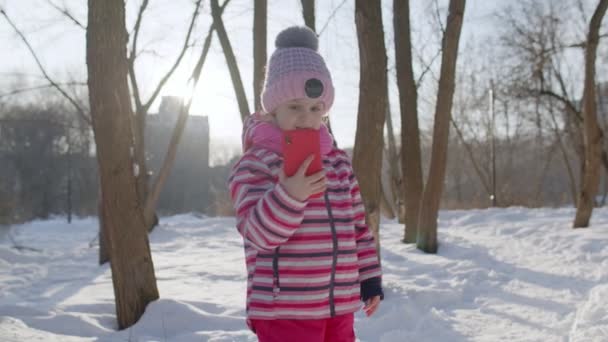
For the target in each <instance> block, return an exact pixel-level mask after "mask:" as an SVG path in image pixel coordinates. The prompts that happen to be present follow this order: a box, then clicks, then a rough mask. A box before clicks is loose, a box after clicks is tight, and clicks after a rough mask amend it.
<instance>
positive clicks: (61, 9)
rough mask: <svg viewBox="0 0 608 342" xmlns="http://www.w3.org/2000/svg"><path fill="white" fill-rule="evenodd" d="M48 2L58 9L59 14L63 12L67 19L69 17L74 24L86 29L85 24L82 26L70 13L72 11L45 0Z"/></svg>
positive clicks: (50, 0)
mask: <svg viewBox="0 0 608 342" xmlns="http://www.w3.org/2000/svg"><path fill="white" fill-rule="evenodd" d="M47 2H48V4H49V5H50V6H51V7H53V8H54V9H56V10H57V11H59V12H60V13H61V14H63V15H64V16H66V17H67V18H68V19H70V20H71V21H72V22H73V23H74V24H76V26H78V27H80V28H81V29H83V30H85V31H86V29H87V28H86V26H84V25H83V24H82V23H81V22H80V21H79V20H78V19H76V17H74V16H73V15H72V13H70V11H68V9H67V7H63V8H61V7H59V6H57V5H55V4H54V3H53V1H52V0H47Z"/></svg>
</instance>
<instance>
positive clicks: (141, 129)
mask: <svg viewBox="0 0 608 342" xmlns="http://www.w3.org/2000/svg"><path fill="white" fill-rule="evenodd" d="M201 2H202V0H197V1H196V2H195V3H194V10H193V12H192V17H191V19H190V22H189V25H188V29H187V32H186V37H185V39H184V43H183V45H182V47H181V49H180V51H179V54H178V55H177V57H176V59H175V61H174V62H173V64H172V65H171V67H170V68H169V70H168V71H167V72H166V73H165V74H164V75H163V77H162V78H161V79H160V81H159V82H158V84H157V85H156V87H155V88H154V90H153V91H152V94H151V95H150V97H149V98H148V100H144V99H143V98H142V95H141V93H140V90H139V83H138V81H137V76H136V71H135V61H136V59H137V56H138V53H139V50H138V47H137V43H138V40H139V35H140V33H141V27H142V26H141V25H142V21H143V18H144V13H145V11H146V8H147V7H148V3H149V1H148V0H143V1H142V3H141V5H140V7H139V11H138V14H137V19H136V21H135V26H134V28H133V39H132V40H131V50H130V52H129V57H128V63H129V80H130V82H131V89H132V91H133V100H134V101H133V102H134V103H135V115H134V116H133V117H132V123H131V124H132V129H133V135H134V138H135V139H134V148H135V151H134V152H135V157H136V158H135V159H136V162H137V166H138V167H137V168H138V172H137V193H138V196H139V198H140V201H141V203H145V202H146V201H147V199H148V193H149V191H150V188H149V186H150V173H149V172H148V166H147V160H146V143H145V131H146V118H147V116H148V112H149V111H150V107H151V106H152V104H153V103H154V101H156V99H157V98H158V95H159V94H160V92H161V91H162V89H163V88H164V86H165V84H166V83H167V82H168V81H169V79H170V78H171V76H172V75H173V74H174V72H175V70H177V68H178V67H179V65H180V64H181V62H182V60H183V58H184V56H185V54H186V52H187V51H188V49H189V48H190V45H191V42H190V37H191V36H192V32H193V30H194V26H195V24H196V21H197V18H198V17H199V14H200V8H201ZM146 226H147V227H148V230H152V228H153V227H154V220H146Z"/></svg>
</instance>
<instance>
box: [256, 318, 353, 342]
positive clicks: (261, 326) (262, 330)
mask: <svg viewBox="0 0 608 342" xmlns="http://www.w3.org/2000/svg"><path fill="white" fill-rule="evenodd" d="M353 324H354V315H353V314H348V315H340V316H336V317H333V318H326V319H305V320H303V319H277V320H263V319H254V320H252V321H251V325H252V328H253V329H254V330H255V333H256V335H258V339H259V341H260V342H355V331H354V329H353Z"/></svg>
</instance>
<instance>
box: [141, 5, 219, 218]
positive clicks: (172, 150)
mask: <svg viewBox="0 0 608 342" xmlns="http://www.w3.org/2000/svg"><path fill="white" fill-rule="evenodd" d="M229 1H230V0H226V1H225V2H224V4H223V5H222V7H220V13H221V12H223V11H224V8H225V6H226V5H227V4H228V2H229ZM214 30H215V23H212V24H211V26H210V27H209V31H208V32H207V37H206V38H205V42H204V44H203V50H202V53H201V55H200V57H199V60H198V61H197V63H196V65H195V67H194V69H193V70H192V75H191V76H190V79H189V81H188V83H189V84H190V85H191V86H190V94H189V96H188V102H187V103H186V105H185V106H181V107H180V112H179V115H178V118H177V121H176V122H175V127H174V128H173V133H172V135H171V141H170V142H169V146H168V147H167V153H166V154H165V158H164V159H163V164H162V166H161V169H160V172H159V173H158V176H157V177H156V179H155V180H154V184H153V186H152V188H151V191H150V195H149V196H148V197H147V200H146V203H145V205H144V218H145V220H146V222H147V223H148V224H149V223H150V222H152V220H153V219H154V212H155V210H156V207H157V205H158V200H159V199H160V193H161V190H162V189H163V186H164V184H165V182H166V181H167V179H168V178H169V174H170V173H171V169H172V168H173V165H174V163H175V158H176V157H177V148H178V146H179V143H180V140H181V138H182V134H183V132H184V129H185V128H186V122H187V120H188V116H189V114H190V107H191V106H192V99H193V97H194V92H195V90H196V87H197V85H198V82H199V80H200V77H201V73H202V71H203V66H204V64H205V60H206V59H207V55H208V53H209V49H210V47H211V40H212V38H213V31H214Z"/></svg>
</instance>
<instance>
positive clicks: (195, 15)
mask: <svg viewBox="0 0 608 342" xmlns="http://www.w3.org/2000/svg"><path fill="white" fill-rule="evenodd" d="M146 1H147V0H146ZM201 2H202V0H197V1H196V3H195V5H194V6H195V8H194V13H193V14H192V19H191V20H190V26H189V27H188V33H187V34H186V39H185V40H184V46H183V47H182V51H181V52H180V54H179V56H178V57H177V59H176V60H175V63H173V66H172V67H171V69H170V70H169V71H168V72H167V73H166V74H165V76H164V77H163V78H162V79H161V81H160V82H159V83H158V85H157V87H156V89H155V90H154V92H153V93H152V96H151V97H150V99H149V100H148V102H147V103H146V104H145V105H144V106H143V112H144V113H145V112H147V111H148V109H149V108H150V106H152V103H153V102H154V101H155V100H156V97H157V96H158V94H159V93H160V91H161V90H162V88H163V87H164V86H165V83H167V81H168V80H169V78H171V75H173V72H175V70H176V69H177V67H178V66H179V64H180V63H181V61H182V59H183V58H184V55H185V54H186V51H187V50H188V47H189V46H190V45H189V42H190V36H191V35H192V31H193V29H194V25H195V24H196V19H197V18H198V15H199V14H200V6H201Z"/></svg>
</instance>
